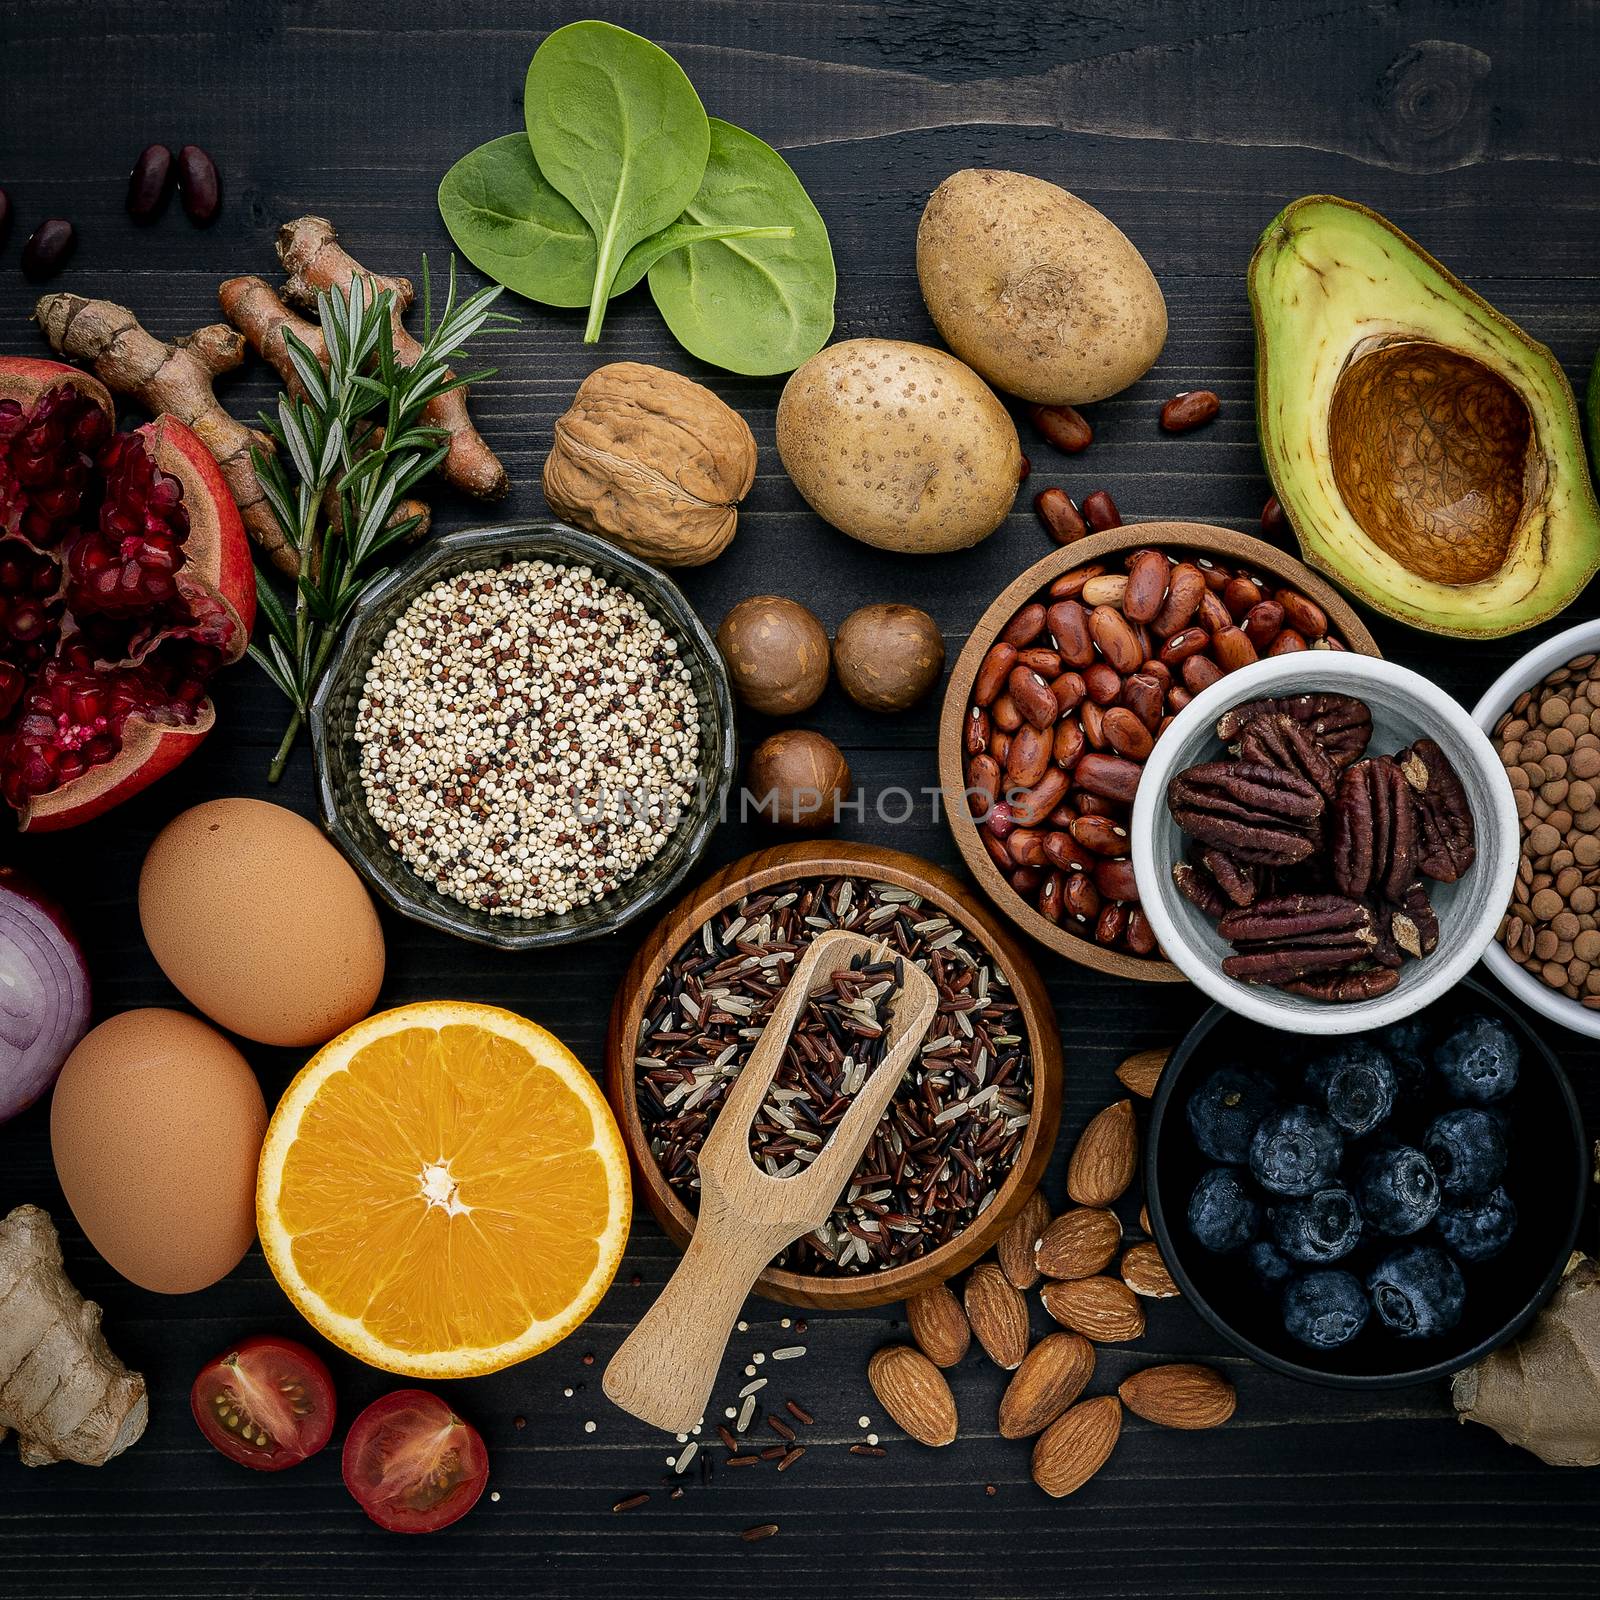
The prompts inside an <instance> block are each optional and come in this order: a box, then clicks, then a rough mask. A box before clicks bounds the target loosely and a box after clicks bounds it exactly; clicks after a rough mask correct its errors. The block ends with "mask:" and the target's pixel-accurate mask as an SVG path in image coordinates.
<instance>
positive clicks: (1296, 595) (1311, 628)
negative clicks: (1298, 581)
mask: <svg viewBox="0 0 1600 1600" xmlns="http://www.w3.org/2000/svg"><path fill="white" fill-rule="evenodd" d="M1277 599H1278V604H1279V605H1280V606H1282V607H1283V614H1284V616H1285V617H1286V618H1287V619H1288V622H1289V626H1290V627H1291V628H1293V629H1295V630H1296V632H1298V633H1301V634H1304V635H1305V637H1306V638H1307V639H1320V638H1321V637H1322V636H1323V634H1325V633H1326V632H1327V631H1328V613H1327V612H1326V611H1324V610H1323V609H1322V607H1321V606H1319V605H1318V604H1317V603H1316V601H1314V600H1308V599H1306V597H1305V596H1304V595H1303V594H1301V593H1300V592H1299V591H1298V590H1297V589H1280V590H1279V591H1278V596H1277Z"/></svg>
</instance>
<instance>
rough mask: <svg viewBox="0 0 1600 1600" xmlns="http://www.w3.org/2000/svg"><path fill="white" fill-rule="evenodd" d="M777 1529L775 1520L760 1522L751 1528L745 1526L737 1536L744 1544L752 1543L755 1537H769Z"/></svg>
mask: <svg viewBox="0 0 1600 1600" xmlns="http://www.w3.org/2000/svg"><path fill="white" fill-rule="evenodd" d="M777 1531H778V1524H777V1523H776V1522H762V1523H758V1524H757V1525H756V1526H755V1527H753V1528H746V1529H745V1530H744V1532H743V1533H741V1534H740V1535H739V1537H740V1538H741V1539H743V1540H744V1542H745V1543H746V1544H754V1543H755V1542H756V1540H757V1539H770V1538H771V1537H772V1536H773V1534H775V1533H776V1532H777Z"/></svg>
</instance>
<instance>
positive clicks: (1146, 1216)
mask: <svg viewBox="0 0 1600 1600" xmlns="http://www.w3.org/2000/svg"><path fill="white" fill-rule="evenodd" d="M1139 1231H1140V1232H1141V1233H1154V1232H1155V1229H1154V1228H1152V1227H1151V1226H1150V1207H1149V1206H1140V1207H1139Z"/></svg>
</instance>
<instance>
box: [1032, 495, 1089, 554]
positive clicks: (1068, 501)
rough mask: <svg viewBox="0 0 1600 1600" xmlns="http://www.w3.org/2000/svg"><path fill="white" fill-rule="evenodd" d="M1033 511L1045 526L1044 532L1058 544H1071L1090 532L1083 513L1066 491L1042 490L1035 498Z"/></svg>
mask: <svg viewBox="0 0 1600 1600" xmlns="http://www.w3.org/2000/svg"><path fill="white" fill-rule="evenodd" d="M1033 509H1034V511H1035V512H1036V513H1037V514H1038V518H1039V520H1040V521H1041V522H1042V523H1043V524H1044V531H1045V532H1046V533H1048V534H1049V535H1050V537H1051V538H1052V539H1054V540H1055V542H1056V543H1057V544H1071V543H1072V541H1073V540H1074V539H1081V538H1082V537H1083V536H1084V535H1085V534H1086V533H1087V532H1088V531H1089V524H1088V523H1087V522H1085V521H1084V520H1083V513H1082V512H1081V511H1080V510H1079V509H1078V508H1077V506H1076V505H1075V504H1074V503H1073V499H1072V496H1071V495H1070V494H1068V493H1067V491H1066V490H1065V489H1057V488H1050V489H1041V490H1040V491H1039V492H1038V494H1036V495H1035V496H1034V497H1033Z"/></svg>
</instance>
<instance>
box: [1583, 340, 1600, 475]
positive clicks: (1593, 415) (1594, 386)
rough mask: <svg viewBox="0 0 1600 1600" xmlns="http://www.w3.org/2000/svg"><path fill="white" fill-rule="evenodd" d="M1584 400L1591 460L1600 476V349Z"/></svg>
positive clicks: (1591, 371) (1596, 354)
mask: <svg viewBox="0 0 1600 1600" xmlns="http://www.w3.org/2000/svg"><path fill="white" fill-rule="evenodd" d="M1584 402H1585V404H1584V409H1585V410H1586V411H1587V412H1588V413H1589V460H1590V462H1591V463H1592V464H1593V466H1594V471H1595V476H1596V477H1600V350H1597V351H1596V352H1595V358H1594V365H1593V366H1592V367H1590V368H1589V392H1588V393H1587V394H1586V395H1585V396H1584Z"/></svg>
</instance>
